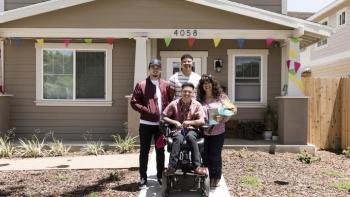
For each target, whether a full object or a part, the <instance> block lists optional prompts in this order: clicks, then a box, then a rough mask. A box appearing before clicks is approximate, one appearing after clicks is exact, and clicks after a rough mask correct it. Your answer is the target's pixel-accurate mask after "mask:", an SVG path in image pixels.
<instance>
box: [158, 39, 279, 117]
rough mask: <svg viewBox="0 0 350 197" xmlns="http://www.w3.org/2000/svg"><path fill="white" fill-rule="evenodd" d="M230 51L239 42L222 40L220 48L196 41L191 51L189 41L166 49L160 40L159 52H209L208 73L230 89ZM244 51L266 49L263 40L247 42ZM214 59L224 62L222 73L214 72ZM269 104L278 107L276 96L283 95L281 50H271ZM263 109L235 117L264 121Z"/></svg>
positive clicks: (241, 110) (176, 42) (247, 110)
mask: <svg viewBox="0 0 350 197" xmlns="http://www.w3.org/2000/svg"><path fill="white" fill-rule="evenodd" d="M228 49H239V46H238V44H237V41H235V40H222V41H221V43H220V45H219V46H218V48H215V47H214V46H213V40H196V42H195V44H194V46H193V47H192V48H191V49H189V48H188V45H187V40H185V39H183V40H172V42H171V45H170V46H169V47H166V46H165V44H164V41H163V40H158V52H159V51H191V50H192V51H208V61H207V62H208V66H207V68H208V73H209V74H212V75H213V76H214V77H215V78H216V79H218V80H219V81H220V82H221V85H223V86H224V87H226V89H227V87H228V55H227V50H228ZM244 49H266V44H265V41H263V40H247V41H246V42H245V44H244ZM158 56H159V53H158ZM214 59H221V60H223V68H222V70H221V72H220V73H217V72H216V71H214V66H213V63H214ZM267 72H268V76H267V77H268V87H267V89H268V90H267V97H268V98H267V99H268V103H271V104H272V105H274V106H276V105H277V103H276V101H275V97H276V96H280V95H281V48H270V49H269V56H268V71H267ZM263 112H264V109H263V108H239V109H238V114H237V116H235V118H236V119H239V120H262V119H263Z"/></svg>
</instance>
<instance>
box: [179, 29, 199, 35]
mask: <svg viewBox="0 0 350 197" xmlns="http://www.w3.org/2000/svg"><path fill="white" fill-rule="evenodd" d="M174 36H176V37H190V36H192V37H196V36H198V30H197V29H176V30H175V31H174Z"/></svg>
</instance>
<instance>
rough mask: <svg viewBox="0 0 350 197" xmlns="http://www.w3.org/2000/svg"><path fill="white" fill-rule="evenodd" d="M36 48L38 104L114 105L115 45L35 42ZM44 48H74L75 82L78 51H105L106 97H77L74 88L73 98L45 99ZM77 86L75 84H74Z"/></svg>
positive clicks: (36, 102)
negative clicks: (113, 61) (41, 43)
mask: <svg viewBox="0 0 350 197" xmlns="http://www.w3.org/2000/svg"><path fill="white" fill-rule="evenodd" d="M35 48H36V100H35V104H36V105H37V106H112V50H113V45H110V44H103V43H93V44H84V43H72V44H69V46H67V47H65V46H64V44H62V43H45V44H43V45H40V44H37V43H36V44H35ZM44 50H72V51H74V53H73V62H74V63H73V84H75V83H76V82H75V81H74V80H75V79H76V66H75V64H76V59H75V57H76V52H77V51H96V52H101V51H103V52H105V55H106V57H105V98H104V99H76V90H75V89H74V88H73V99H44V78H43V77H44V68H43V66H44ZM73 87H75V85H73Z"/></svg>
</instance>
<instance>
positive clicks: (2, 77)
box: [0, 39, 5, 92]
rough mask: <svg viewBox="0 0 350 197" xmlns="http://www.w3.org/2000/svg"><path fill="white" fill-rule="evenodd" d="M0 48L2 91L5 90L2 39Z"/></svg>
mask: <svg viewBox="0 0 350 197" xmlns="http://www.w3.org/2000/svg"><path fill="white" fill-rule="evenodd" d="M0 50H1V54H0V58H1V63H0V64H1V85H2V88H3V90H2V91H3V92H5V72H4V71H5V64H4V62H5V61H4V40H3V39H1V40H0Z"/></svg>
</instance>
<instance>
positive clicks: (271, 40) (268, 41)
mask: <svg viewBox="0 0 350 197" xmlns="http://www.w3.org/2000/svg"><path fill="white" fill-rule="evenodd" d="M273 41H274V39H272V38H267V39H266V45H267V46H271V45H272V44H273Z"/></svg>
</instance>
